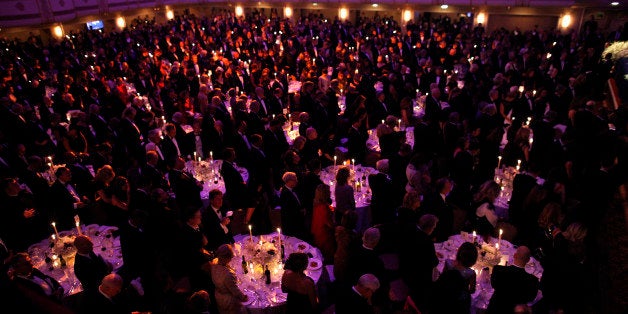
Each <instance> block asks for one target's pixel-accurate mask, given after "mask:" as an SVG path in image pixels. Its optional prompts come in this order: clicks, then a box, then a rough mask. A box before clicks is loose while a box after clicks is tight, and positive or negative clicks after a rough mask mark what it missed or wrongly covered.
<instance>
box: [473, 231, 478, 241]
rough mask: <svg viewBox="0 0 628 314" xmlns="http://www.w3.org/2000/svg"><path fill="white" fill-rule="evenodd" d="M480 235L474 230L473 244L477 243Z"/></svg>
mask: <svg viewBox="0 0 628 314" xmlns="http://www.w3.org/2000/svg"><path fill="white" fill-rule="evenodd" d="M477 236H478V234H477V233H476V232H475V230H473V243H475V239H476V238H477Z"/></svg>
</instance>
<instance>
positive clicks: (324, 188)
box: [314, 183, 331, 205]
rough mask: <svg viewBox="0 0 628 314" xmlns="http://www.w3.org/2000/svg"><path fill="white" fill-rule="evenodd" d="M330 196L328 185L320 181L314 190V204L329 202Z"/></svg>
mask: <svg viewBox="0 0 628 314" xmlns="http://www.w3.org/2000/svg"><path fill="white" fill-rule="evenodd" d="M330 197H331V190H330V189H329V185H327V184H325V183H321V184H319V185H318V186H317V187H316V191H315V192H314V205H316V204H327V203H329V199H330Z"/></svg>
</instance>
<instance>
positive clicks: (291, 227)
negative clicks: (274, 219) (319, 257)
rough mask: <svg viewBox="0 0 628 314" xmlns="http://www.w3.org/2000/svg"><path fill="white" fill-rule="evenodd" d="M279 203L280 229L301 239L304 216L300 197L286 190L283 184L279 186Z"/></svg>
mask: <svg viewBox="0 0 628 314" xmlns="http://www.w3.org/2000/svg"><path fill="white" fill-rule="evenodd" d="M294 192H295V193H296V191H294ZM279 205H280V206H281V229H283V230H284V233H285V235H287V236H293V237H297V238H301V239H303V236H304V235H305V234H306V231H305V217H304V215H303V212H304V206H303V204H302V203H301V201H300V199H297V197H295V195H294V194H293V193H292V192H290V190H288V188H286V187H285V186H284V187H282V188H281V194H280V195H279Z"/></svg>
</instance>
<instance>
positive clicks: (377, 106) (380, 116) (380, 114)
mask: <svg viewBox="0 0 628 314" xmlns="http://www.w3.org/2000/svg"><path fill="white" fill-rule="evenodd" d="M390 114H392V108H391V105H390V104H387V103H386V93H384V91H378V92H377V94H376V99H375V100H373V102H372V103H371V106H370V108H369V113H368V116H369V127H370V128H374V127H375V126H377V125H378V124H380V123H381V121H382V120H385V119H386V117H388V115H390Z"/></svg>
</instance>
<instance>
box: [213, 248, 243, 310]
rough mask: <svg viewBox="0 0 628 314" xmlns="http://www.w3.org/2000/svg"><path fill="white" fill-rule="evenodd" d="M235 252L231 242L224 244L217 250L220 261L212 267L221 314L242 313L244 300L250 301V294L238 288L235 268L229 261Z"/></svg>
mask: <svg viewBox="0 0 628 314" xmlns="http://www.w3.org/2000/svg"><path fill="white" fill-rule="evenodd" d="M234 256H235V254H234V253H233V248H232V247H231V245H229V244H223V245H221V246H219V247H218V249H217V250H216V257H217V258H218V262H217V263H216V264H215V265H212V267H211V277H212V281H213V282H214V285H215V286H216V290H215V292H214V293H215V295H216V303H217V305H218V312H219V313H220V314H240V313H243V312H244V308H243V306H242V302H245V301H248V299H249V298H248V296H247V295H246V294H244V293H243V292H242V291H241V290H240V288H238V279H237V277H236V274H235V270H234V269H233V268H231V266H229V262H231V260H232V259H233V257H234Z"/></svg>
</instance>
